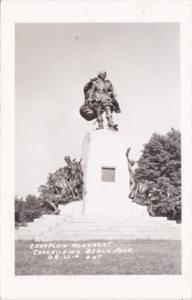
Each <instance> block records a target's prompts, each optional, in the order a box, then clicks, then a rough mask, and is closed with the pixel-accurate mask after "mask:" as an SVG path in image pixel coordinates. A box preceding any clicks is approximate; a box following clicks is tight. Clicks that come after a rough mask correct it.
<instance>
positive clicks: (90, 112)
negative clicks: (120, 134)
mask: <svg viewBox="0 0 192 300" xmlns="http://www.w3.org/2000/svg"><path fill="white" fill-rule="evenodd" d="M106 76H107V74H106V72H105V71H102V72H99V74H98V76H97V77H96V78H93V79H91V80H90V81H89V82H88V83H87V84H86V85H85V87H84V94H85V104H84V105H83V106H81V108H80V114H81V116H82V117H83V118H85V119H86V120H88V121H90V120H93V119H96V120H97V123H98V128H97V129H103V128H104V127H103V113H104V112H105V114H106V119H107V122H108V127H109V129H113V130H118V125H117V124H115V123H114V122H113V118H112V113H113V111H115V112H116V113H120V112H121V110H120V107H119V104H118V102H117V100H116V99H115V95H114V90H113V86H112V84H111V82H110V81H109V80H107V79H106Z"/></svg>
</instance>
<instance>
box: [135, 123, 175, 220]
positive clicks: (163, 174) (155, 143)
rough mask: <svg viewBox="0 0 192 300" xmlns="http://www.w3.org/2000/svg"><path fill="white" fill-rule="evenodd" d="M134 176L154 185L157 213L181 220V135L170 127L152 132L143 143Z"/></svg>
mask: <svg viewBox="0 0 192 300" xmlns="http://www.w3.org/2000/svg"><path fill="white" fill-rule="evenodd" d="M135 179H136V180H137V181H139V182H145V183H147V184H149V185H152V186H153V187H154V189H152V190H151V194H152V196H151V198H150V201H151V206H152V209H153V211H154V213H155V215H159V216H167V217H168V218H170V219H175V220H178V221H179V220H180V219H181V134H180V132H179V131H177V130H175V129H173V128H172V129H171V131H170V132H168V133H167V134H166V135H160V134H157V133H155V134H153V136H152V137H151V139H150V141H149V142H148V143H147V144H145V145H144V149H143V151H142V155H141V157H140V159H139V161H138V167H137V169H136V170H135Z"/></svg>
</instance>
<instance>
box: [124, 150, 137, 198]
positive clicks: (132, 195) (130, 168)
mask: <svg viewBox="0 0 192 300" xmlns="http://www.w3.org/2000/svg"><path fill="white" fill-rule="evenodd" d="M130 150H131V148H128V149H127V152H126V157H127V163H128V171H129V184H130V194H129V198H131V199H134V198H135V194H136V187H137V184H136V181H135V178H134V172H133V166H134V164H135V161H134V160H130V159H129V152H130Z"/></svg>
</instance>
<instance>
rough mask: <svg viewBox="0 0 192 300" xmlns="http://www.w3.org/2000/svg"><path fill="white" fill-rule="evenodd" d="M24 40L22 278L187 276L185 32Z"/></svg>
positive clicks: (39, 27) (18, 83)
mask: <svg viewBox="0 0 192 300" xmlns="http://www.w3.org/2000/svg"><path fill="white" fill-rule="evenodd" d="M15 41H16V43H15V62H16V64H15V66H16V68H15V87H16V99H15V109H16V121H15V124H16V131H15V133H16V135H15V138H16V139H15V140H16V149H15V150H16V151H15V152H16V153H15V158H16V167H15V172H16V173H15V174H16V177H15V178H16V187H15V191H16V195H15V222H16V231H15V236H16V248H15V251H16V252H15V255H16V256H15V259H16V261H15V264H16V265H15V272H16V275H47V274H50V275H67V274H69V275H70V274H77V275H91V274H93V275H98V274H101V275H102V274H108V275H110V274H118V275H120V274H126V275H127V274H134V275H136V274H138V275H142V274H156V275H158V274H181V236H180V227H181V222H182V213H181V207H182V205H181V203H182V197H181V169H182V165H181V133H180V80H179V79H180V59H179V26H178V24H177V23H176V24H162V23H156V24H154V23H153V24H139V23H135V24H119V23H116V24H102V23H99V24H98V23H96V24H90V23H88V24H82V23H81V24H78V23H77V24H16V27H15ZM144 41H145V43H144ZM151 249H153V251H151ZM21 252H23V253H24V254H25V255H24V256H22V255H21ZM159 262H160V263H159Z"/></svg>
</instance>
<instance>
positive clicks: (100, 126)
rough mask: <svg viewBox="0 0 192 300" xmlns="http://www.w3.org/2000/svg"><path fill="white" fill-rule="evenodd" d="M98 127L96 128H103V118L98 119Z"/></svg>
mask: <svg viewBox="0 0 192 300" xmlns="http://www.w3.org/2000/svg"><path fill="white" fill-rule="evenodd" d="M97 123H98V127H97V128H96V129H103V128H104V127H103V120H97Z"/></svg>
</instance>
